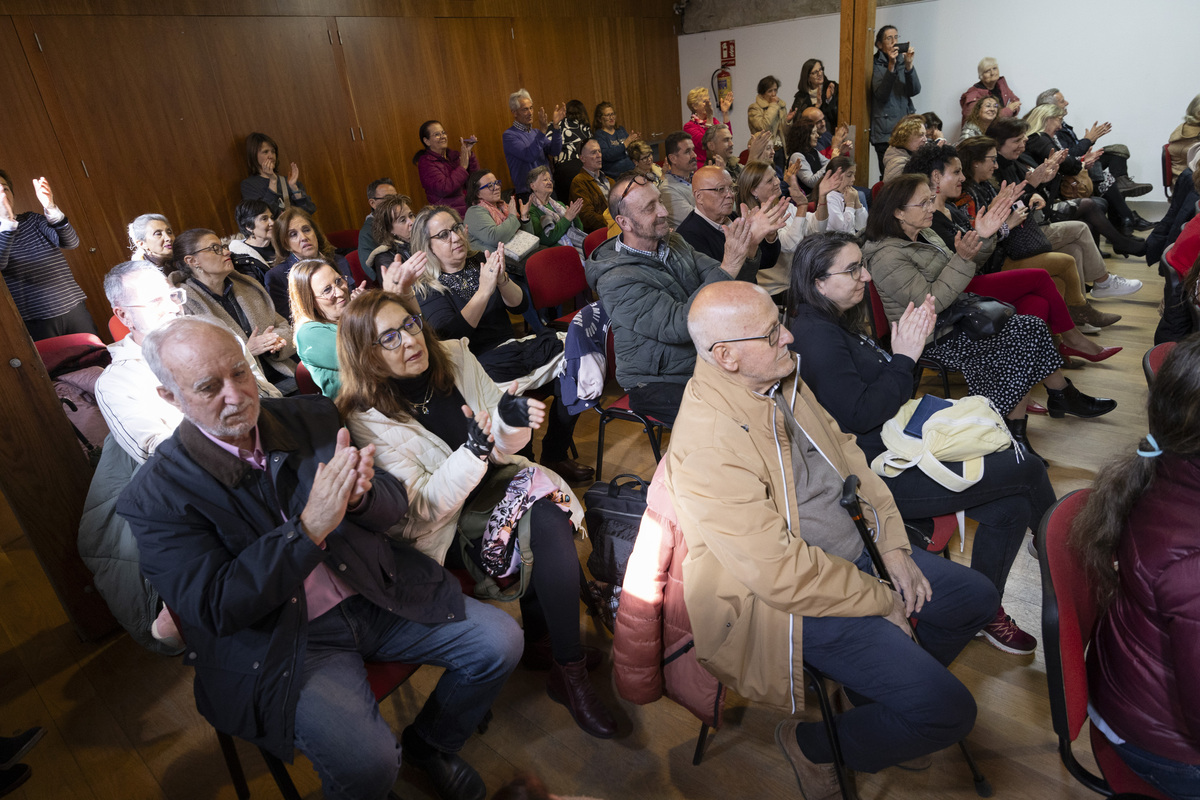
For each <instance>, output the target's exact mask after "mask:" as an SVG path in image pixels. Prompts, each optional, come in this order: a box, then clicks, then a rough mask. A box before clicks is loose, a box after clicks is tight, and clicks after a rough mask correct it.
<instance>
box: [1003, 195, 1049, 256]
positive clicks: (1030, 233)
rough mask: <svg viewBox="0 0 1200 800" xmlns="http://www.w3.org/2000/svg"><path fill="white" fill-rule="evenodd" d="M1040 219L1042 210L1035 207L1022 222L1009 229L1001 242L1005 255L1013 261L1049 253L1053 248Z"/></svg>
mask: <svg viewBox="0 0 1200 800" xmlns="http://www.w3.org/2000/svg"><path fill="white" fill-rule="evenodd" d="M1042 221H1043V216H1042V210H1041V209H1040V208H1039V209H1035V210H1033V211H1031V212H1030V213H1029V216H1028V217H1026V218H1025V221H1024V222H1022V223H1021V224H1020V225H1018V226H1017V227H1015V228H1013V229H1012V230H1010V231H1009V232H1008V236H1007V237H1006V238H1005V239H1004V242H1003V245H1004V253H1005V255H1007V256H1008V257H1009V258H1011V259H1012V260H1013V261H1020V260H1022V259H1025V258H1033V257H1034V256H1040V255H1041V254H1042V253H1049V252H1050V251H1051V250H1052V249H1053V248H1052V247H1051V246H1050V240H1049V239H1048V238H1046V232H1045V231H1043V230H1042Z"/></svg>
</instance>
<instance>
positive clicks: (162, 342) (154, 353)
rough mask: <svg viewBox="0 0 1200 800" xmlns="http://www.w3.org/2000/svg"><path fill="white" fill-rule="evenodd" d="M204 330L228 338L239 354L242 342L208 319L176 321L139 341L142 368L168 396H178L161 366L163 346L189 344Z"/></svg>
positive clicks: (195, 318) (173, 381) (168, 371)
mask: <svg viewBox="0 0 1200 800" xmlns="http://www.w3.org/2000/svg"><path fill="white" fill-rule="evenodd" d="M206 329H208V330H214V331H218V332H219V333H221V334H223V335H225V336H228V337H229V338H230V339H231V340H232V341H233V342H234V344H236V345H237V347H238V349H239V350H241V349H242V342H241V340H240V339H238V338H237V336H235V335H234V334H233V331H231V330H229V329H228V328H226V327H225V326H224V325H222V324H221V323H219V322H217V321H216V320H215V319H213V318H212V317H176V318H175V319H171V320H167V321H166V322H164V323H163V324H162V325H160V326H158V327H157V328H155V329H154V330H152V331H151V332H150V333H148V334H146V338H145V339H143V340H142V357H143V358H144V359H146V366H148V367H149V368H150V371H151V372H153V373H154V377H156V378H158V382H159V383H161V384H162V385H163V386H164V387H166V389H167V391H169V392H171V393H172V394H179V383H178V382H177V381H176V380H175V376H174V375H173V374H171V370H169V369H167V366H166V365H165V364H164V363H163V351H164V350H165V349H166V348H167V345H174V344H176V343H178V342H183V341H190V340H192V339H194V338H196V337H197V336H198V335H200V332H201V331H202V330H206Z"/></svg>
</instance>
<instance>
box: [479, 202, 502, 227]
mask: <svg viewBox="0 0 1200 800" xmlns="http://www.w3.org/2000/svg"><path fill="white" fill-rule="evenodd" d="M479 205H481V206H483V207H484V208H486V209H487V212H488V213H489V214H491V215H492V222H494V223H496V224H497V225H503V224H504V220H506V219H508V206H506V205H499V206H494V205H492V204H491V203H489V202H488V201H487V200H480V201H479Z"/></svg>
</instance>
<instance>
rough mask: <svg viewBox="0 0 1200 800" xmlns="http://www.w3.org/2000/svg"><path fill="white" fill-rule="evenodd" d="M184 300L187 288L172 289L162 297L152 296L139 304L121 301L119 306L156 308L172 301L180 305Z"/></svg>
mask: <svg viewBox="0 0 1200 800" xmlns="http://www.w3.org/2000/svg"><path fill="white" fill-rule="evenodd" d="M186 302H187V290H186V289H172V290H171V291H169V292H167V293H166V294H164V295H163V296H162V297H156V298H154V299H153V300H151V301H150V302H149V303H142V304H140V305H134V304H132V303H123V304H122V305H121V308H156V307H158V306H161V305H164V304H166V303H174V304H175V305H177V306H182V305H183V304H184V303H186Z"/></svg>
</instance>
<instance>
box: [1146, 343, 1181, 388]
mask: <svg viewBox="0 0 1200 800" xmlns="http://www.w3.org/2000/svg"><path fill="white" fill-rule="evenodd" d="M1176 344H1178V342H1163V343H1162V344H1156V345H1154V347H1151V348H1150V349H1149V350H1147V351H1146V355H1144V356H1142V372H1145V373H1146V385H1147V386H1149V385H1150V384H1152V383H1154V376H1155V375H1156V374H1158V371H1159V369H1161V368H1162V363H1163V361H1165V360H1166V358H1167V354H1169V353H1170V352H1171V351H1172V350H1174V349H1175V345H1176Z"/></svg>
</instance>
